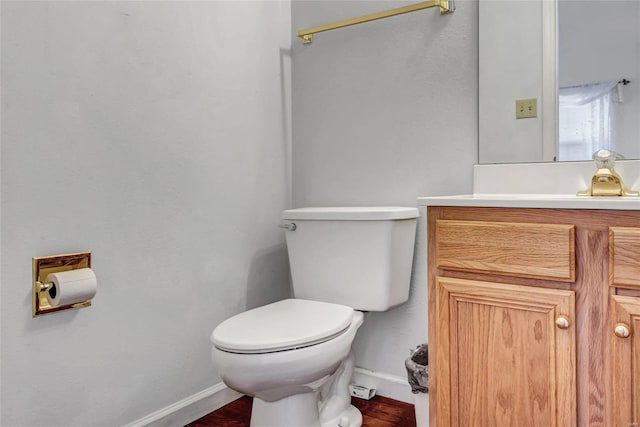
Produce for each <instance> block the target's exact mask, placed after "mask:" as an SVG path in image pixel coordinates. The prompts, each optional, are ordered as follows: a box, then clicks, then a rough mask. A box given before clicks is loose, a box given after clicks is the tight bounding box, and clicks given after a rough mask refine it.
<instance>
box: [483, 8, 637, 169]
mask: <svg viewBox="0 0 640 427" xmlns="http://www.w3.org/2000/svg"><path fill="white" fill-rule="evenodd" d="M479 1H480V12H479V13H480V34H479V37H480V64H479V70H480V82H479V85H480V102H479V104H480V105H479V120H480V126H479V128H480V135H479V142H480V147H479V153H480V159H479V160H480V163H516V162H539V161H575V160H591V158H592V155H593V153H594V152H596V151H597V150H599V149H609V150H613V151H616V152H618V153H620V154H621V155H622V156H623V157H624V158H626V159H640V1H637V0H557V1H556V2H555V3H554V2H553V1H549V0H522V1H515V2H514V1H508V0H479ZM522 98H536V99H537V100H538V106H539V107H538V112H537V116H536V117H535V118H532V119H516V118H515V114H514V111H513V108H514V104H515V100H517V99H522Z"/></svg>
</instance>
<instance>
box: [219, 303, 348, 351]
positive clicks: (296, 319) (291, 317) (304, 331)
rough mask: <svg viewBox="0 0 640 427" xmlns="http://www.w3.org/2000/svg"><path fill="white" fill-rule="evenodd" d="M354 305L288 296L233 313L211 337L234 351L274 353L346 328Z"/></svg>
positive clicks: (334, 333) (225, 347)
mask: <svg viewBox="0 0 640 427" xmlns="http://www.w3.org/2000/svg"><path fill="white" fill-rule="evenodd" d="M352 319H353V308H351V307H347V306H344V305H339V304H332V303H327V302H319V301H309V300H302V299H286V300H282V301H278V302H275V303H273V304H269V305H265V306H262V307H258V308H254V309H253V310H249V311H245V312H244V313H240V314H238V315H236V316H233V317H231V318H229V319H227V320H225V321H224V322H222V323H221V324H220V325H218V327H217V328H215V329H214V331H213V333H212V334H211V341H212V342H213V344H214V345H215V346H216V347H217V348H219V349H220V350H225V351H229V352H232V353H271V352H275V351H283V350H291V349H294V348H300V347H307V346H310V345H314V344H319V343H321V342H324V341H328V340H330V339H332V338H334V337H336V336H337V335H340V334H341V333H342V332H344V331H345V330H346V329H347V328H348V327H349V325H350V324H351V321H352Z"/></svg>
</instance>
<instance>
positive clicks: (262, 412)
mask: <svg viewBox="0 0 640 427" xmlns="http://www.w3.org/2000/svg"><path fill="white" fill-rule="evenodd" d="M283 414H286V415H284V416H283ZM249 425H250V427H361V426H362V414H361V413H360V411H359V410H358V408H356V407H355V406H353V405H349V407H348V408H346V409H345V410H344V411H342V412H341V413H340V414H339V415H338V416H337V417H335V418H333V419H331V420H327V421H325V422H323V423H321V422H320V417H319V413H318V398H317V396H316V393H313V392H310V393H302V394H296V395H293V396H289V397H285V398H284V399H280V400H278V401H276V402H265V401H264V400H261V399H258V398H257V397H254V398H253V406H252V408H251V423H250V424H249Z"/></svg>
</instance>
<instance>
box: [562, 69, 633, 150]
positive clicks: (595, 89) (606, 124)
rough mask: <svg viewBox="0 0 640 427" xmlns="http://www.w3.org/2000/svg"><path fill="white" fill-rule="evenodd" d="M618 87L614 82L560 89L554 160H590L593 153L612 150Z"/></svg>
mask: <svg viewBox="0 0 640 427" xmlns="http://www.w3.org/2000/svg"><path fill="white" fill-rule="evenodd" d="M620 102H622V86H621V85H620V84H618V83H617V82H615V81H607V82H597V83H590V84H585V85H579V86H571V87H565V88H560V90H559V97H558V106H559V117H558V134H559V144H558V145H559V147H558V148H559V152H558V160H561V161H566V160H590V159H591V156H592V154H593V153H594V152H596V151H598V150H601V149H607V150H612V151H616V147H615V135H614V133H615V122H616V120H615V117H616V104H618V103H620Z"/></svg>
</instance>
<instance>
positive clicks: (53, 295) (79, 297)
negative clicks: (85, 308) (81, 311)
mask: <svg viewBox="0 0 640 427" xmlns="http://www.w3.org/2000/svg"><path fill="white" fill-rule="evenodd" d="M45 282H47V283H51V287H50V288H49V289H48V290H47V300H48V301H49V304H50V305H51V307H59V306H63V305H70V304H75V303H78V302H84V301H87V300H90V299H92V298H93V297H94V296H95V295H96V291H97V290H98V282H97V280H96V275H95V274H94V273H93V270H91V269H90V268H80V269H78V270H69V271H61V272H58V273H51V274H49V275H48V276H47V278H46V280H45Z"/></svg>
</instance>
